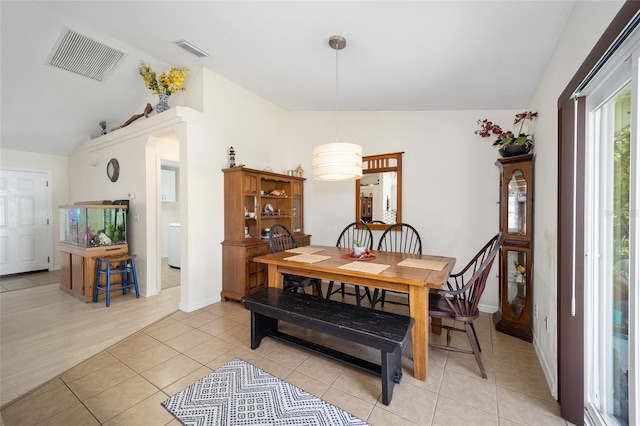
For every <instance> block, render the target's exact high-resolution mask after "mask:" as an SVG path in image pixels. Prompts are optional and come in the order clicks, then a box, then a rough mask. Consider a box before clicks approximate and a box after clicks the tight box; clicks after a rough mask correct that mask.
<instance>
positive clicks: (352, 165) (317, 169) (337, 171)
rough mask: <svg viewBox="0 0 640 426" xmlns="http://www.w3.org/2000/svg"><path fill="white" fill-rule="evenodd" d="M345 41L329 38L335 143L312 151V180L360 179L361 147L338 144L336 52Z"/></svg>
mask: <svg viewBox="0 0 640 426" xmlns="http://www.w3.org/2000/svg"><path fill="white" fill-rule="evenodd" d="M346 45H347V40H346V39H345V38H344V37H341V36H337V35H335V36H331V37H330V38H329V46H331V48H332V49H335V51H336V141H335V142H334V143H327V144H324V145H319V146H317V147H315V148H314V149H313V178H314V179H316V180H327V181H340V180H355V179H360V178H361V177H362V147H361V146H360V145H356V144H353V143H341V142H338V51H339V50H342V49H344V48H345V47H346Z"/></svg>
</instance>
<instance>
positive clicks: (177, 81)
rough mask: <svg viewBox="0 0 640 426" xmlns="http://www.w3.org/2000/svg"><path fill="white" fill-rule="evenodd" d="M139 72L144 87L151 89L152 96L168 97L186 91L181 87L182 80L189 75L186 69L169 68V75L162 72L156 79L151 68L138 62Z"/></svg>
mask: <svg viewBox="0 0 640 426" xmlns="http://www.w3.org/2000/svg"><path fill="white" fill-rule="evenodd" d="M139 72H140V75H141V76H142V80H143V81H144V85H145V86H147V88H149V89H151V90H152V91H153V94H154V95H155V94H160V93H163V94H165V95H167V96H170V95H172V94H173V93H176V92H177V91H178V90H186V89H185V88H184V87H182V85H183V84H184V79H185V77H186V76H187V74H188V73H189V70H188V69H186V68H178V67H171V69H170V70H169V74H167V73H165V72H164V71H163V72H162V74H160V77H158V78H156V72H155V71H154V70H152V69H151V66H150V65H149V64H145V63H144V62H143V61H140V69H139Z"/></svg>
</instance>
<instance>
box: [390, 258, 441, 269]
mask: <svg viewBox="0 0 640 426" xmlns="http://www.w3.org/2000/svg"><path fill="white" fill-rule="evenodd" d="M398 266H407V267H409V268H420V269H431V270H433V271H442V270H443V269H444V268H445V267H446V266H447V262H440V261H438V260H425V259H405V260H403V261H402V262H400V263H398Z"/></svg>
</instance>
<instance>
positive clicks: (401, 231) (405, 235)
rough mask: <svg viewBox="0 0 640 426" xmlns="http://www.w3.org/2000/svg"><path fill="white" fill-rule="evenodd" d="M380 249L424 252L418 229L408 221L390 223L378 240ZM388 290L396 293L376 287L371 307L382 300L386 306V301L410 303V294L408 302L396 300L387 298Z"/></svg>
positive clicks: (400, 251)
mask: <svg viewBox="0 0 640 426" xmlns="http://www.w3.org/2000/svg"><path fill="white" fill-rule="evenodd" d="M378 251H391V252H395V253H410V254H422V239H421V238H420V234H419V233H418V231H417V230H416V229H415V228H414V227H413V226H411V225H409V224H407V223H395V224H393V225H390V226H389V227H388V228H387V229H385V230H384V232H383V233H382V236H381V237H380V241H379V242H378ZM387 292H392V293H395V292H393V291H391V290H382V294H381V295H380V290H379V289H375V291H374V292H373V297H372V300H371V307H372V308H375V306H376V304H377V303H378V302H380V306H384V303H385V301H386V302H388V303H393V304H396V305H408V304H409V300H408V299H409V295H407V302H406V303H405V302H396V301H394V300H386V295H387Z"/></svg>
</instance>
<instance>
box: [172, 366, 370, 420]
mask: <svg viewBox="0 0 640 426" xmlns="http://www.w3.org/2000/svg"><path fill="white" fill-rule="evenodd" d="M162 405H163V406H164V407H165V408H166V409H167V410H169V412H171V414H173V415H174V416H175V417H176V418H177V419H178V420H179V421H180V422H181V423H182V424H184V425H229V426H231V425H305V426H306V425H327V426H336V425H367V424H368V423H366V422H364V421H363V420H360V419H359V418H357V417H355V416H353V415H352V414H349V413H347V412H346V411H344V410H341V409H340V408H338V407H336V406H334V405H331V404H329V403H328V402H325V401H323V400H321V399H320V398H318V397H316V396H313V395H311V394H310V393H308V392H305V391H303V390H302V389H300V388H297V387H295V386H293V385H292V384H290V383H287V382H285V381H283V380H280V379H278V378H277V377H274V376H272V375H271V374H269V373H267V372H265V371H263V370H261V369H259V368H258V367H256V366H255V365H252V364H249V363H248V362H245V361H243V360H241V359H240V358H236V359H234V360H232V361H230V362H228V363H227V364H225V365H223V366H222V367H220V368H218V369H217V370H215V371H214V372H212V373H211V374H209V375H208V376H206V377H204V378H202V379H200V380H198V381H197V382H195V383H194V384H192V385H191V386H189V387H188V388H186V389H184V390H182V391H180V392H178V393H177V394H175V395H174V396H172V397H171V398H169V399H167V400H166V401H163V402H162Z"/></svg>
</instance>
